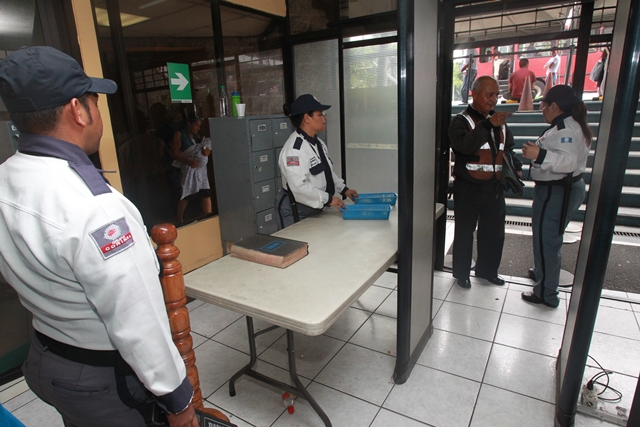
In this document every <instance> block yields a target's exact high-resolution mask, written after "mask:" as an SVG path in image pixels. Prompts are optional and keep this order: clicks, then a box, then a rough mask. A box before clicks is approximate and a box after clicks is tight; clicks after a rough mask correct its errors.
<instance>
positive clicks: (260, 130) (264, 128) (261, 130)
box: [258, 125, 267, 132]
mask: <svg viewBox="0 0 640 427" xmlns="http://www.w3.org/2000/svg"><path fill="white" fill-rule="evenodd" d="M266 131H267V125H258V132H266Z"/></svg>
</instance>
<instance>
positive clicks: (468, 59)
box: [460, 37, 478, 104]
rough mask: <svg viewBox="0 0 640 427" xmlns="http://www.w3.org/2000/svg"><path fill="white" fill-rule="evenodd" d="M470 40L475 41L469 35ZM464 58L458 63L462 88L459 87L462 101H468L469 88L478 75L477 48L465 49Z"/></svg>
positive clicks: (466, 102) (465, 102) (464, 102)
mask: <svg viewBox="0 0 640 427" xmlns="http://www.w3.org/2000/svg"><path fill="white" fill-rule="evenodd" d="M469 41H470V42H474V41H476V39H475V38H473V37H470V38H469ZM463 55H464V60H463V61H462V64H461V65H460V72H462V88H461V89H460V95H461V96H462V103H463V104H468V103H469V89H471V85H473V82H474V81H475V80H476V76H477V75H478V50H477V49H465V50H464V54H463Z"/></svg>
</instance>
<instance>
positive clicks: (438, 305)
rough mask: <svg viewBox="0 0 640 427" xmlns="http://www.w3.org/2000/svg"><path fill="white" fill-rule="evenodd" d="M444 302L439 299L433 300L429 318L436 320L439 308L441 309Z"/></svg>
mask: <svg viewBox="0 0 640 427" xmlns="http://www.w3.org/2000/svg"><path fill="white" fill-rule="evenodd" d="M443 302H444V301H442V300H441V299H435V298H434V299H433V302H432V304H433V306H432V307H431V310H432V313H431V317H433V318H434V319H435V318H436V316H437V315H438V312H439V311H440V308H442V303H443Z"/></svg>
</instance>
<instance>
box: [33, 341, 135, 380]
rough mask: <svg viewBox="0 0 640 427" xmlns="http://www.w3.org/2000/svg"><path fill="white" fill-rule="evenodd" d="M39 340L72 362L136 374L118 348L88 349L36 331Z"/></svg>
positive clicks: (50, 349)
mask: <svg viewBox="0 0 640 427" xmlns="http://www.w3.org/2000/svg"><path fill="white" fill-rule="evenodd" d="M35 334H36V337H37V338H38V341H40V342H41V343H42V345H44V346H45V347H47V349H48V350H49V351H50V352H51V353H53V354H55V355H58V356H60V357H63V358H65V359H67V360H71V361H72V362H76V363H82V364H84V365H90V366H97V367H103V368H108V367H110V368H115V370H116V373H117V374H119V375H135V373H134V372H133V369H131V366H129V364H128V363H127V362H125V360H124V359H123V358H122V355H120V352H119V351H118V350H88V349H86V348H80V347H75V346H73V345H70V344H65V343H62V342H60V341H56V340H54V339H53V338H50V337H48V336H46V335H44V334H42V333H41V332H38V331H35Z"/></svg>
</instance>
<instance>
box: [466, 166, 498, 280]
mask: <svg viewBox="0 0 640 427" xmlns="http://www.w3.org/2000/svg"><path fill="white" fill-rule="evenodd" d="M453 200H454V210H455V233H454V238H453V277H455V278H457V279H462V280H464V279H467V278H469V271H470V270H471V259H472V254H473V232H474V231H475V229H476V225H477V227H478V236H477V241H478V259H477V260H476V276H480V277H486V278H493V277H496V276H497V275H498V267H500V260H501V259H502V247H503V246H504V219H505V212H506V210H505V204H504V191H503V189H502V185H500V183H498V182H495V181H492V182H487V183H481V184H478V183H473V182H470V181H467V180H465V179H462V178H456V180H455V183H454V187H453Z"/></svg>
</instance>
